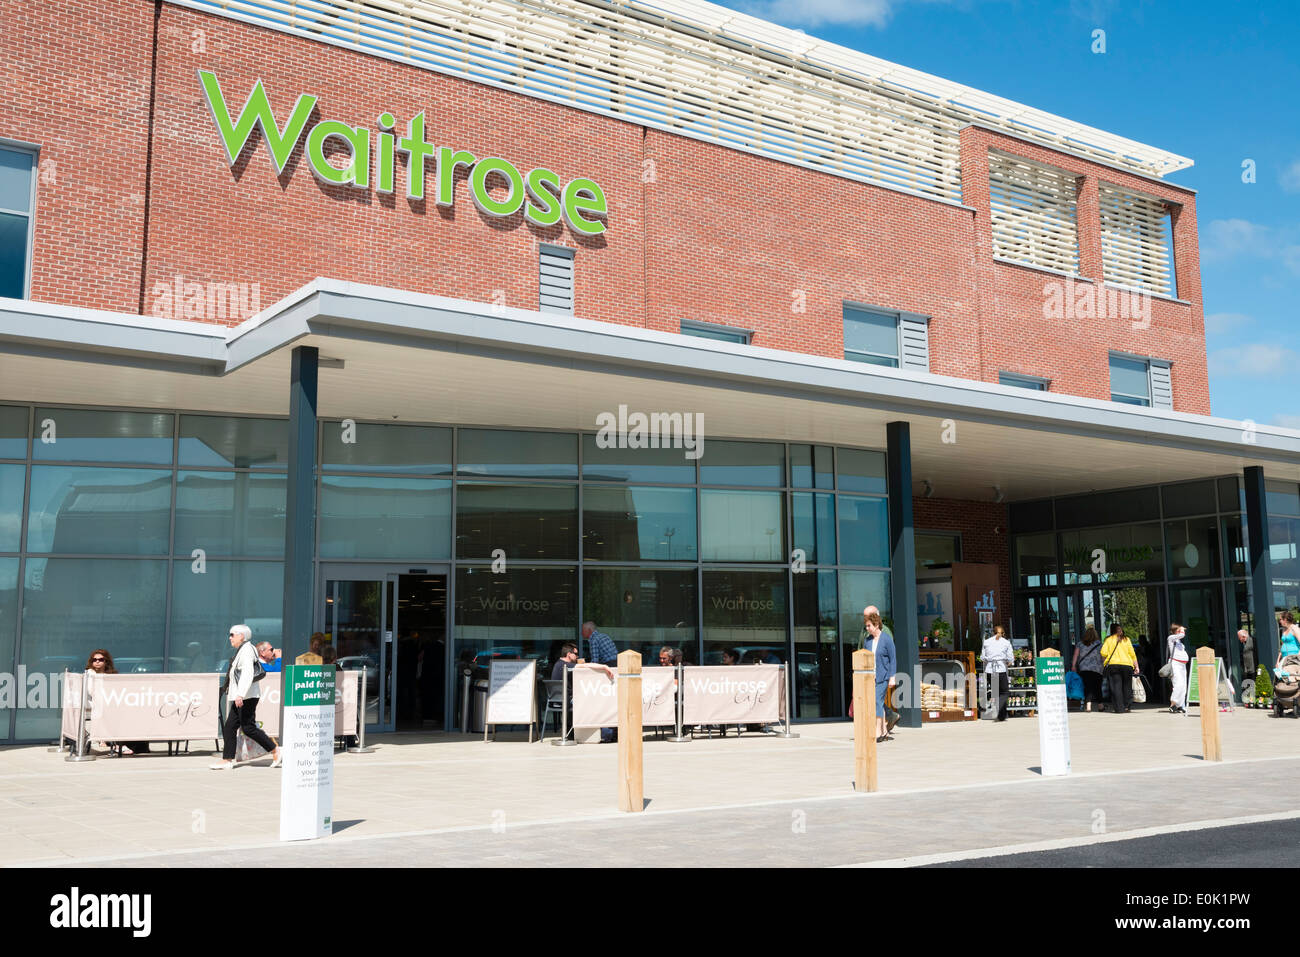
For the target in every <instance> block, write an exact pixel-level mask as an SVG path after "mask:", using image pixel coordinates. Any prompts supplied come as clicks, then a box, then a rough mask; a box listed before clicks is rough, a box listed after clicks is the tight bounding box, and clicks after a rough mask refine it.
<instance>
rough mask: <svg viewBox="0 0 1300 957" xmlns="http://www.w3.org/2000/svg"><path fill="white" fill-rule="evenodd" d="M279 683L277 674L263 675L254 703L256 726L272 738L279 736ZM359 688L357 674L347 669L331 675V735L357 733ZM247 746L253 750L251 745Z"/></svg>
mask: <svg viewBox="0 0 1300 957" xmlns="http://www.w3.org/2000/svg"><path fill="white" fill-rule="evenodd" d="M282 685H283V682H282V680H281V675H280V673H278V672H275V671H270V672H267V674H266V677H265V678H263V679H262V680H261V681H259V682H258V683H257V690H258V692H259V693H260V694H261V698H260V700H259V701H258V702H257V724H258V726H259V727H260V728H261V729H262V730H263V731H265V732H266V733H267V734H269V735H270V736H271V737H273V738H278V737H279V736H280V688H281V687H282ZM360 687H361V671H360V670H359V669H358V670H353V669H348V670H347V671H337V672H335V695H334V733H335V734H336V735H344V734H352V735H355V734H357V733H358V731H357V693H358V690H359V689H360ZM249 744H250V746H251V747H252V748H254V749H256V748H257V746H256V745H253V744H252V742H249Z"/></svg>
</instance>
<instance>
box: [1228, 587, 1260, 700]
mask: <svg viewBox="0 0 1300 957" xmlns="http://www.w3.org/2000/svg"><path fill="white" fill-rule="evenodd" d="M1227 585H1228V587H1227V589H1226V590H1227V593H1228V647H1229V648H1231V649H1232V654H1233V661H1232V665H1231V667H1232V686H1233V687H1234V688H1237V689H1240V691H1241V694H1242V699H1243V700H1249V699H1247V698H1246V695H1247V693H1253V691H1254V682H1255V675H1256V673H1257V671H1258V669H1259V650H1258V646H1257V645H1256V641H1258V637H1259V636H1258V635H1257V634H1256V631H1255V621H1254V615H1252V614H1251V610H1250V584H1249V582H1245V581H1235V582H1228V583H1227ZM1242 630H1244V631H1245V632H1246V634H1247V636H1248V637H1247V639H1246V640H1245V641H1242V640H1241V639H1240V637H1236V635H1237V632H1239V631H1242ZM1247 681H1249V682H1250V684H1249V685H1247V684H1246V682H1247Z"/></svg>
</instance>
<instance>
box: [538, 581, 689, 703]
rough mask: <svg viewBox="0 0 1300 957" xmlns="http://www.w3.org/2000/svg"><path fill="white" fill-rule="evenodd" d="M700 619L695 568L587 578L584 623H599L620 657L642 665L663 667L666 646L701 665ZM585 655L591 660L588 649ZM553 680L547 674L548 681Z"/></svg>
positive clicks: (686, 659) (552, 659)
mask: <svg viewBox="0 0 1300 957" xmlns="http://www.w3.org/2000/svg"><path fill="white" fill-rule="evenodd" d="M695 615H696V602H695V569H693V568H689V569H681V570H678V569H667V568H662V569H655V570H649V569H644V568H588V569H586V570H585V571H584V572H583V611H582V618H583V620H584V621H594V622H595V623H596V627H597V628H598V629H599V630H600V631H603V632H604V633H605V634H607V635H609V636H610V637H611V638H613V639H614V643H615V644H616V645H618V650H619V651H637V652H640V653H641V660H642V663H643V664H647V665H650V664H658V661H659V658H658V655H659V649H660V648H662V647H663V646H664V645H670V646H672V647H673V648H677V649H679V650H680V651H681V652H682V655H683V658H684V660H685V661H686V662H687V663H688V664H693V663H694V662H696V661H698V660H699V658H698V648H697V647H696V629H695ZM582 653H583V654H582V656H583V657H584V658H585V657H587V654H586V649H585V648H583V649H582ZM554 661H555V659H554V658H551V659H550V660H549V662H548V663H549V664H554ZM710 663H711V662H710ZM550 676H551V675H550V671H549V670H548V671H547V673H546V675H545V677H547V678H549V677H550Z"/></svg>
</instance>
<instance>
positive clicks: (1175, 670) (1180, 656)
mask: <svg viewBox="0 0 1300 957" xmlns="http://www.w3.org/2000/svg"><path fill="white" fill-rule="evenodd" d="M1186 634H1187V629H1186V628H1184V627H1183V626H1182V625H1180V624H1178V622H1174V623H1173V624H1172V625H1170V626H1169V638H1168V639H1167V640H1168V645H1169V665H1170V673H1169V677H1170V679H1172V681H1173V683H1174V692H1173V694H1172V695H1171V696H1170V698H1169V710H1170V711H1172V712H1173V713H1174V714H1179V713H1182V714H1186V713H1187V663H1188V661H1190V660H1191V657H1190V656H1189V655H1188V654H1187V648H1186V647H1184V645H1183V636H1184V635H1186Z"/></svg>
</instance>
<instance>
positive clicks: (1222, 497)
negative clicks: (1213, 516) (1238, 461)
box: [1219, 478, 1246, 512]
mask: <svg viewBox="0 0 1300 957" xmlns="http://www.w3.org/2000/svg"><path fill="white" fill-rule="evenodd" d="M1245 510H1246V490H1245V489H1243V488H1242V487H1241V483H1240V482H1238V481H1237V480H1236V479H1235V478H1222V479H1219V511H1221V512H1244V511H1245Z"/></svg>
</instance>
